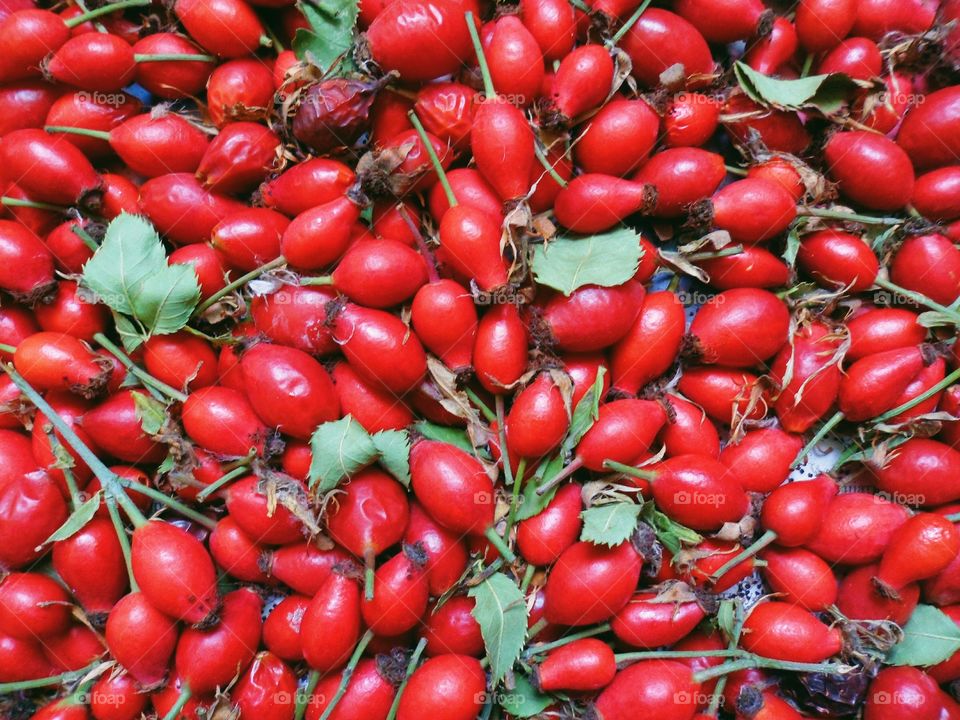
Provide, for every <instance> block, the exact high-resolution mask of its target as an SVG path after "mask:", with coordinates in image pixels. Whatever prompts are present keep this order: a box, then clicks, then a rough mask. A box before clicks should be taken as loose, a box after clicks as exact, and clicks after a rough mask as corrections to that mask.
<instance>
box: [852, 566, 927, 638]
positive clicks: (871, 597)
mask: <svg viewBox="0 0 960 720" xmlns="http://www.w3.org/2000/svg"><path fill="white" fill-rule="evenodd" d="M878 568H879V565H863V566H861V567H858V568H856V569H854V570H852V571H851V572H850V573H849V574H848V575H847V576H846V577H845V578H843V580H841V581H840V589H839V592H838V595H837V607H838V608H839V609H840V612H842V613H843V614H844V615H846V616H847V617H848V618H851V619H853V620H890V621H892V622H895V623H897V624H903V623H905V622H907V620H909V619H910V616H911V615H912V614H913V611H914V608H916V607H917V601H918V600H919V599H920V587H919V586H918V585H916V584H914V585H906V586H904V587H903V588H901V590H900V592H899V598H887V597H884V596H883V595H881V594H880V593H879V592H878V591H877V586H876V584H875V583H874V581H873V578H874V576H875V575H876V574H877V570H878Z"/></svg>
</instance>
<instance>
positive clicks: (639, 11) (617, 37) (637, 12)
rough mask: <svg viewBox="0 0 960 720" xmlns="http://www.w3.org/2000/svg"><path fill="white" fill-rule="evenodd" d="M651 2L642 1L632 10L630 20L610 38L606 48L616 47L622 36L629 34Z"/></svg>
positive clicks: (647, 0)
mask: <svg viewBox="0 0 960 720" xmlns="http://www.w3.org/2000/svg"><path fill="white" fill-rule="evenodd" d="M652 1H653V0H644V2H642V3H641V4H640V7H638V8H637V9H636V10H634V12H633V15H631V16H630V18H629V19H628V20H627V21H626V22H625V23H624V24H623V27H621V28H620V29H619V30H617V32H616V34H615V35H614V36H613V37H612V38H610V42H609V43H608V46H610V47H613V46H616V45H617V44H618V43H619V42H620V41H621V40H622V39H623V36H624V35H626V34H627V33H628V32H630V28H632V27H633V26H634V25H635V24H636V22H637V20H639V19H640V16H641V15H643V13H644V11H646V9H647V8H648V7H649V6H650V3H651V2H652Z"/></svg>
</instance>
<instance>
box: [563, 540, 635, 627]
mask: <svg viewBox="0 0 960 720" xmlns="http://www.w3.org/2000/svg"><path fill="white" fill-rule="evenodd" d="M642 564H643V556H641V555H640V554H639V553H638V552H637V551H636V550H635V549H634V548H633V545H631V544H630V542H624V543H622V544H620V545H617V546H616V547H613V548H608V547H603V546H598V545H593V544H591V543H587V542H575V543H574V544H573V545H571V546H570V547H568V548H567V549H566V550H564V551H563V553H561V555H560V557H559V558H558V559H557V561H556V563H554V566H553V569H552V570H551V571H550V575H549V576H548V578H547V584H546V586H545V593H546V596H545V603H546V604H545V608H544V609H545V613H546V614H545V617H546V618H547V620H548V621H549V622H551V623H557V624H560V625H573V626H581V625H592V624H593V623H598V622H603V621H604V620H607V619H608V618H610V617H612V616H613V615H614V614H616V613H617V612H619V611H620V610H621V609H622V608H623V606H624V605H626V604H627V602H628V601H629V600H630V596H631V595H632V594H633V591H634V590H635V589H636V586H637V581H638V580H639V578H640V566H641V565H642ZM588 588H592V589H589V590H588Z"/></svg>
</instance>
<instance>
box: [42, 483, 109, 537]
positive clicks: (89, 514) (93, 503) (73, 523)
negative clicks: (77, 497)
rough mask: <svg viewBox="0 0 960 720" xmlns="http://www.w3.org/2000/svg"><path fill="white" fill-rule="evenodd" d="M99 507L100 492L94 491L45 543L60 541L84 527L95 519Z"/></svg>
mask: <svg viewBox="0 0 960 720" xmlns="http://www.w3.org/2000/svg"><path fill="white" fill-rule="evenodd" d="M99 508H100V493H94V495H93V496H92V497H91V498H89V499H88V500H85V501H84V502H83V503H82V504H81V505H80V507H78V508H77V509H76V510H74V511H73V512H72V513H71V514H70V517H68V518H67V519H66V520H65V521H64V523H63V525H61V526H60V527H58V528H57V529H56V530H54V531H53V534H52V535H51V536H50V537H48V538H47V539H46V541H45V542H44V544H46V543H52V542H59V541H61V540H66V539H67V538H68V537H71V536H72V535H74V534H75V533H77V532H78V531H80V530H81V529H83V527H84V526H86V524H87V523H88V522H90V521H91V520H92V519H93V516H94V515H96V513H97V510H98V509H99Z"/></svg>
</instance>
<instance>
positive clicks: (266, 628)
mask: <svg viewBox="0 0 960 720" xmlns="http://www.w3.org/2000/svg"><path fill="white" fill-rule="evenodd" d="M309 604H310V598H308V597H305V596H303V595H288V596H287V597H285V598H284V599H283V600H281V601H280V602H279V604H278V605H277V606H276V607H275V608H273V610H271V611H270V614H269V615H267V619H266V620H264V622H263V644H264V645H266V646H267V649H268V650H269V651H270V652H272V653H273V654H274V655H276V656H277V657H279V658H282V659H283V660H288V661H290V662H298V661H300V660H303V646H302V644H301V641H300V624H301V622H302V621H303V616H304V613H306V611H307V606H308V605H309Z"/></svg>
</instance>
